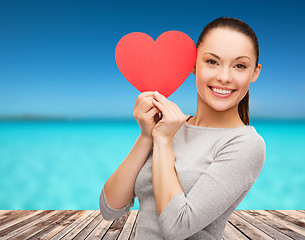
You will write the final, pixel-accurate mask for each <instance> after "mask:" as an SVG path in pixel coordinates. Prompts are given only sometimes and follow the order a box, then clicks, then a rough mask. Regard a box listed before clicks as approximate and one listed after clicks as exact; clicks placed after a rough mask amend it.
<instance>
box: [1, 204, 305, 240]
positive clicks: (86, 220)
mask: <svg viewBox="0 0 305 240" xmlns="http://www.w3.org/2000/svg"><path fill="white" fill-rule="evenodd" d="M137 214H138V211H137V210H131V211H129V212H128V213H126V214H125V215H124V216H122V217H121V218H120V219H117V220H114V221H105V220H103V217H102V216H101V214H100V211H99V210H35V211H34V210H33V211H31V210H25V211H23V210H11V211H10V210H0V240H2V239H15V240H17V239H22V240H25V239H36V240H37V239H52V240H55V239H56V240H57V239H90V240H91V239H103V240H105V239H107V240H109V239H117V240H129V239H130V240H131V239H134V235H135V227H136V224H137ZM223 239H224V240H234V239H247V240H248V239H255V240H260V239H267V240H269V239H280V240H282V239H284V240H285V239H287V240H288V239H297V240H299V239H300V240H301V239H304V240H305V211H304V210H266V211H265V210H235V211H234V213H233V214H232V215H231V217H230V219H229V221H228V223H227V225H226V228H225V232H224V235H223ZM148 240H149V239H148Z"/></svg>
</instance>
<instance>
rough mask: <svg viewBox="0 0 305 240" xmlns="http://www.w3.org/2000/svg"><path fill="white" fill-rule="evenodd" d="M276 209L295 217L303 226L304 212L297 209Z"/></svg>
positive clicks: (304, 220)
mask: <svg viewBox="0 0 305 240" xmlns="http://www.w3.org/2000/svg"><path fill="white" fill-rule="evenodd" d="M276 211H277V212H281V213H283V214H285V215H288V216H290V217H293V218H295V219H297V220H298V221H300V222H302V225H303V227H305V213H301V212H299V211H297V210H276Z"/></svg>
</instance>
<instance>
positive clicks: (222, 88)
mask: <svg viewBox="0 0 305 240" xmlns="http://www.w3.org/2000/svg"><path fill="white" fill-rule="evenodd" d="M209 87H210V88H211V87H212V88H218V89H221V90H229V91H235V90H236V89H232V88H226V87H219V86H209Z"/></svg>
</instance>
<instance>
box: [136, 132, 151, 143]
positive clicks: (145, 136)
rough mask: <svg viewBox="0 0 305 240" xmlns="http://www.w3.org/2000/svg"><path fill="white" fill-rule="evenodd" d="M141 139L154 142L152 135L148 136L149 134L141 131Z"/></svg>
mask: <svg viewBox="0 0 305 240" xmlns="http://www.w3.org/2000/svg"><path fill="white" fill-rule="evenodd" d="M139 139H140V140H142V141H144V142H147V143H152V142H153V138H152V137H151V136H147V135H144V134H142V133H140V135H139Z"/></svg>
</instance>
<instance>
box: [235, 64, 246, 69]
mask: <svg viewBox="0 0 305 240" xmlns="http://www.w3.org/2000/svg"><path fill="white" fill-rule="evenodd" d="M236 66H237V68H239V69H244V68H247V67H246V66H245V65H243V64H237V65H236Z"/></svg>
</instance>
